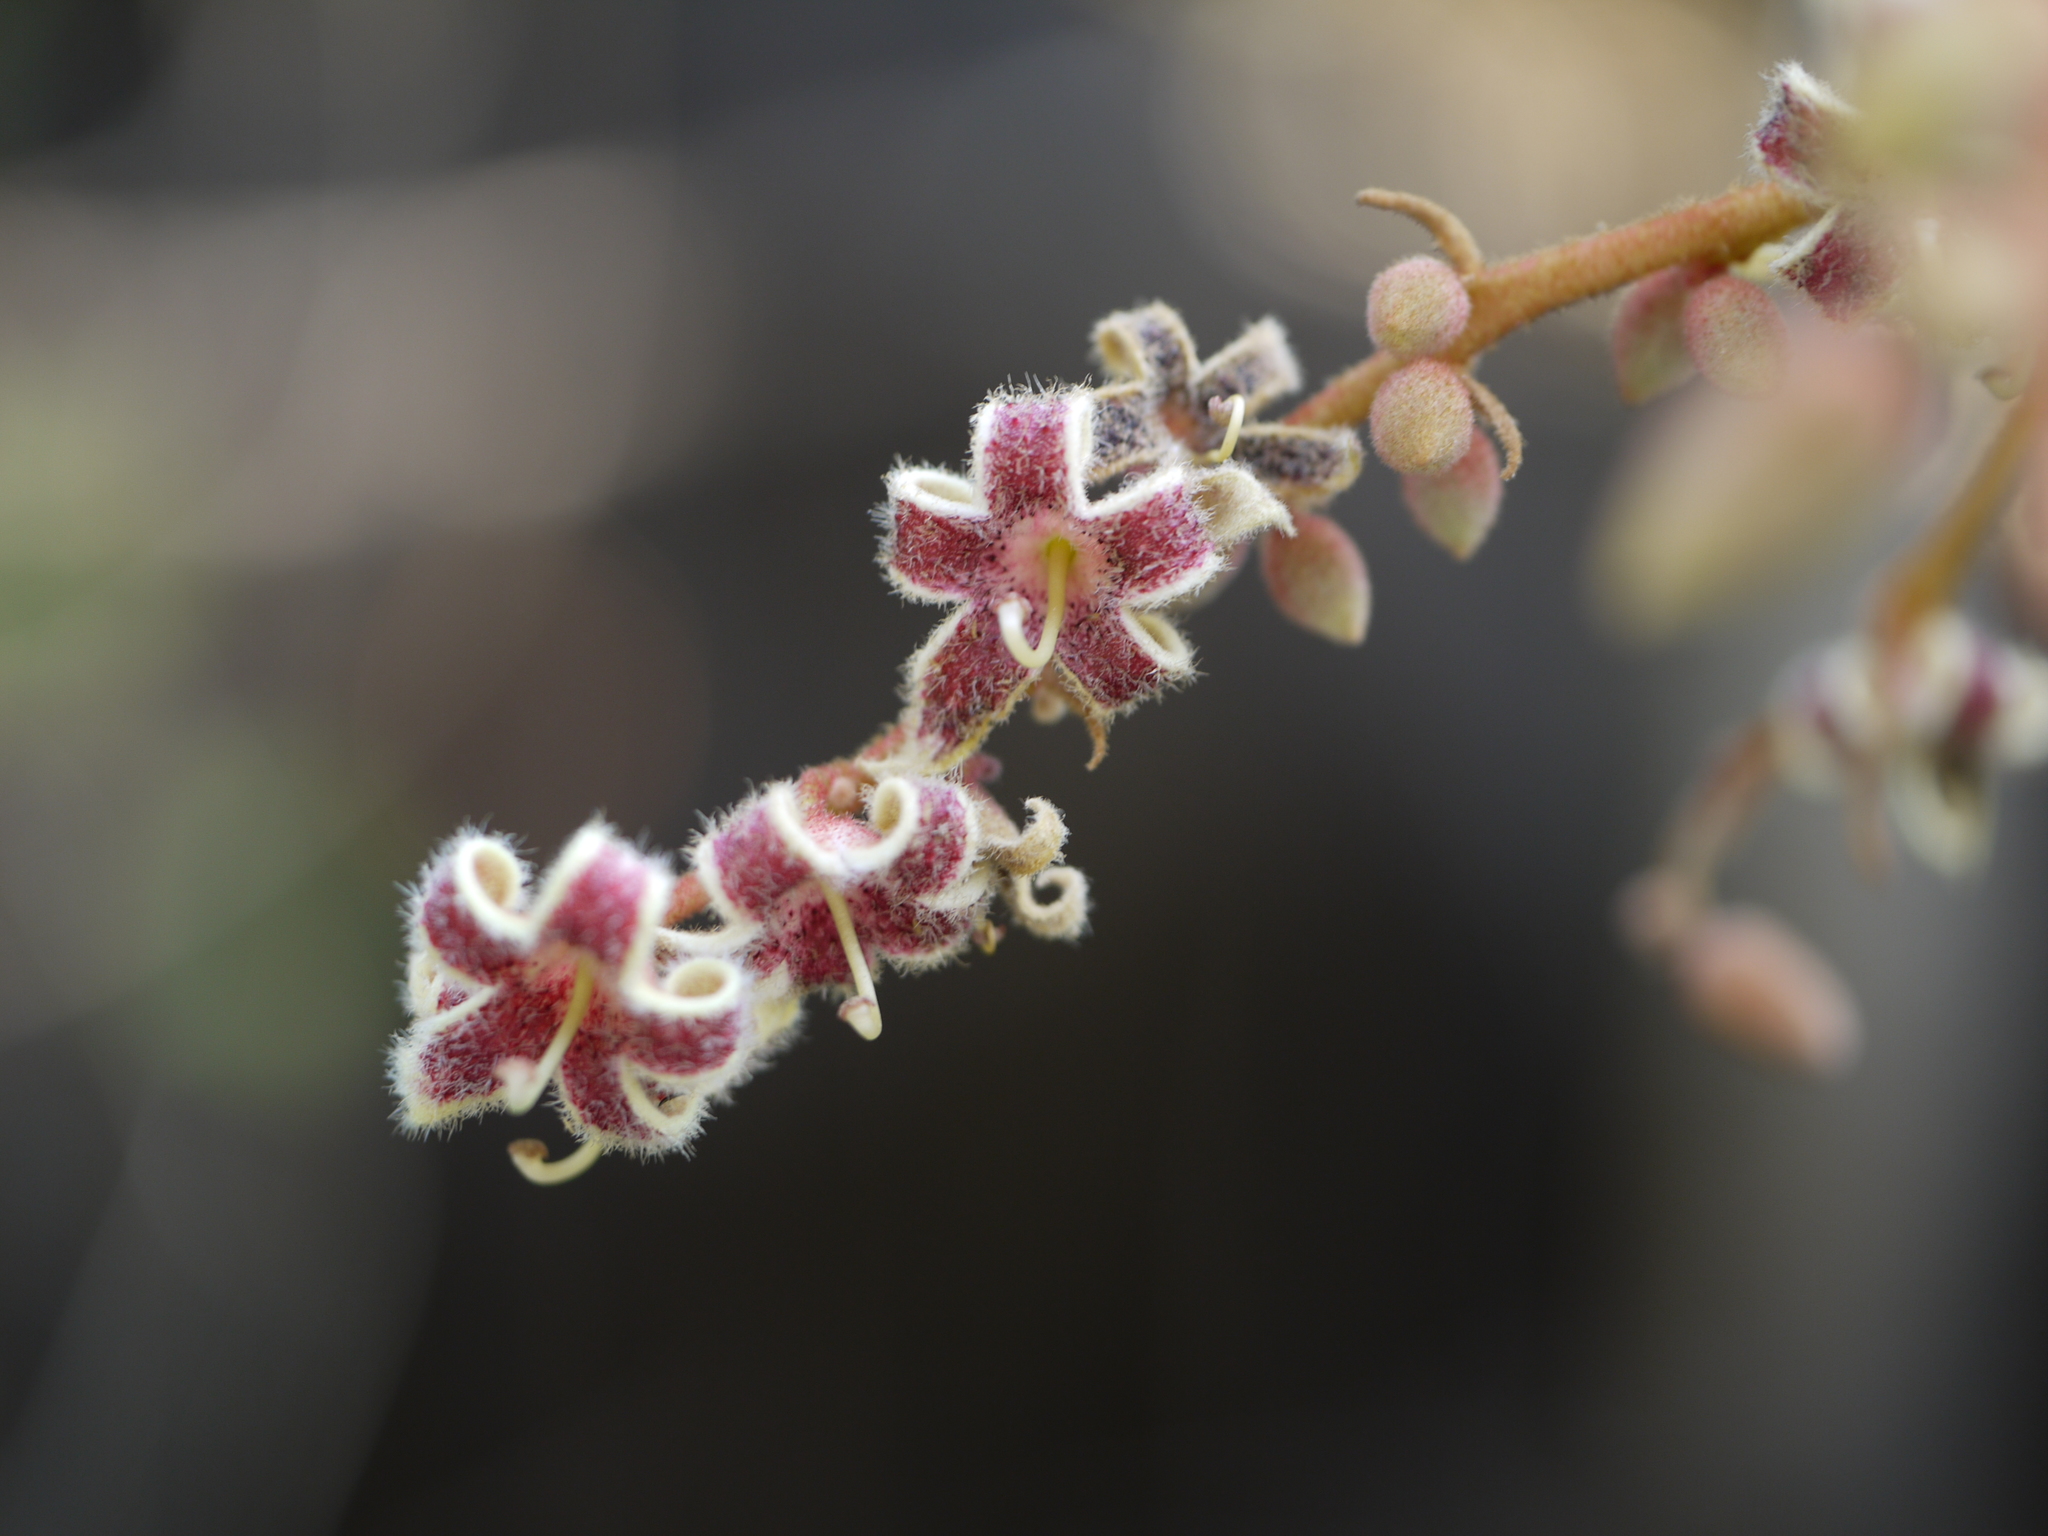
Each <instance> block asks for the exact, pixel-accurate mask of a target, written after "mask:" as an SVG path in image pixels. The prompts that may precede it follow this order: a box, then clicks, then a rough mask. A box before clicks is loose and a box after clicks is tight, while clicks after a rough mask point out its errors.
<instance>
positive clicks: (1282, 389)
mask: <svg viewBox="0 0 2048 1536" xmlns="http://www.w3.org/2000/svg"><path fill="white" fill-rule="evenodd" d="M1299 388H1301V364H1299V363H1297V362H1296V361H1295V360H1294V348H1292V347H1290V346H1289V345H1288V344H1287V330H1286V327H1284V326H1283V325H1281V323H1280V322H1279V321H1278V320H1275V319H1274V318H1273V317H1272V316H1270V315H1268V316H1267V317H1266V318H1265V319H1263V320H1259V321H1255V322H1254V323H1252V324H1251V325H1248V326H1246V327H1245V328H1244V332H1243V334H1241V335H1240V336H1239V337H1238V338H1237V340H1235V341H1233V342H1232V343H1231V344H1230V345H1229V346H1227V347H1225V348H1224V349H1223V350H1222V351H1221V352H1218V353H1217V354H1216V355H1215V356H1214V357H1211V358H1208V359H1206V360H1205V361H1204V362H1203V363H1202V366H1201V368H1200V370H1199V371H1198V372H1197V373H1196V374H1195V376H1194V377H1193V378H1192V379H1190V380H1189V381H1188V404H1189V405H1190V406H1191V407H1192V408H1193V409H1195V410H1197V411H1200V410H1203V409H1205V408H1206V407H1207V406H1208V404H1209V402H1210V401H1211V400H1215V399H1223V400H1227V399H1229V398H1230V397H1231V396H1232V395H1243V396H1244V408H1245V412H1246V414H1248V415H1256V414H1257V413H1258V412H1260V411H1262V410H1264V409H1265V408H1266V407H1267V406H1268V405H1270V404H1271V403H1272V402H1273V401H1275V400H1277V399H1279V398H1280V396H1282V395H1287V394H1292V393H1293V392H1294V391H1295V390H1297V389H1299Z"/></svg>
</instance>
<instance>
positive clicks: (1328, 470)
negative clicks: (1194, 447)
mask: <svg viewBox="0 0 2048 1536" xmlns="http://www.w3.org/2000/svg"><path fill="white" fill-rule="evenodd" d="M1233 457H1234V458H1235V459H1236V461H1237V462H1238V463H1239V464H1242V465H1243V466H1244V467H1245V468H1246V469H1248V470H1250V471H1251V472H1252V473H1253V474H1254V475H1256V476H1258V478H1259V479H1260V480H1262V481H1264V482H1265V483H1266V484H1267V485H1269V486H1271V487H1272V488H1273V489H1274V490H1275V491H1277V492H1278V493H1279V494H1280V495H1281V496H1283V497H1287V498H1297V497H1300V498H1306V497H1311V496H1334V495H1336V494H1337V492H1339V491H1341V490H1343V489H1344V488H1345V487H1347V486H1348V485H1350V484H1351V482H1352V481H1354V480H1356V479H1357V478H1358V472H1359V469H1360V468H1361V467H1362V466H1363V465H1364V463H1365V449H1364V447H1363V446H1362V445H1361V444H1360V443H1359V441H1358V434H1357V433H1356V432H1353V431H1352V430H1351V429H1350V428H1349V427H1288V426H1280V425H1277V424H1268V423H1265V422H1256V423H1253V424H1250V425H1247V426H1245V427H1243V428H1241V429H1240V430H1239V432H1238V434H1237V452H1236V453H1235V454H1234V455H1233Z"/></svg>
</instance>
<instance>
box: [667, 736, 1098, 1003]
mask: <svg viewBox="0 0 2048 1536" xmlns="http://www.w3.org/2000/svg"><path fill="white" fill-rule="evenodd" d="M871 766H872V765H869V764H864V763H861V762H838V763H827V764H825V765H823V766H822V767H818V768H813V769H811V770H809V771H808V772H806V773H805V774H804V775H803V776H802V777H801V778H799V779H798V780H796V781H795V782H794V783H784V784H771V785H769V786H768V788H766V789H765V790H763V791H761V792H760V793H759V794H757V795H755V796H754V797H753V798H751V799H749V800H747V801H745V802H744V803H743V804H741V805H740V806H738V807H736V808H735V809H734V810H733V811H731V812H730V813H729V814H728V815H727V816H726V817H725V818H724V819H723V820H722V821H720V822H719V823H718V825H717V826H715V827H713V828H712V829H711V831H709V832H708V833H706V834H705V836H704V838H703V839H702V841H700V842H699V843H698V845H697V851H696V859H695V864H696V870H697V874H698V876H699V877H700V878H701V879H702V880H703V882H704V887H705V891H706V894H707V895H708V896H709V898H710V900H711V904H712V907H713V908H714V910H716V912H717V913H718V915H719V917H720V918H721V919H723V921H724V923H725V925H726V926H725V929H724V931H723V934H722V937H724V938H725V939H726V940H727V941H728V942H729V943H731V944H732V945H733V952H734V953H735V954H737V955H738V956H739V957H740V958H741V959H742V961H743V963H744V964H745V965H746V967H747V968H748V969H749V970H750V971H752V972H753V973H755V974H757V975H760V976H763V977H767V978H770V982H771V985H773V986H775V987H777V988H779V989H781V990H784V991H795V992H807V991H810V990H811V989H813V988H816V987H834V988H843V989H845V990H848V991H850V992H852V993H853V994H854V995H853V996H852V997H850V998H848V1000H847V1001H846V1003H845V1004H844V1005H843V1006H842V1007H841V1008H840V1016H841V1017H842V1018H844V1019H845V1020H846V1021H847V1022H848V1023H850V1024H852V1025H853V1026H854V1028H856V1029H857V1030H859V1031H860V1032H861V1033H862V1034H864V1035H868V1036H870V1037H872V1036H873V1035H874V1034H876V1033H877V1032H878V1031H879V1030H880V1028H881V1012H880V1009H879V1006H878V1005H877V1003H876V1000H875V987H874V969H875V966H876V963H877V961H878V960H879V959H882V958H886V959H888V960H889V961H890V962H891V963H893V964H894V965H895V966H896V967H897V968H898V969H904V970H914V969H920V968H923V967H925V966H930V965H935V964H938V963H939V962H940V961H943V960H946V959H950V958H951V957H953V956H954V955H957V954H959V953H960V951H961V950H962V949H964V948H965V947H966V945H967V943H968V941H969V940H970V939H971V938H975V937H977V936H978V935H979V936H981V937H982V938H983V940H984V942H992V941H993V939H992V934H993V930H991V929H990V928H989V926H988V924H987V915H988V907H989V899H990V897H991V896H992V895H993V894H994V893H995V891H996V884H997V878H998V877H999V876H1003V875H1006V874H1011V873H1012V872H1013V871H1015V872H1021V873H1023V874H1024V875H1025V877H1026V884H1025V885H1024V887H1023V893H1022V895H1021V897H1020V895H1019V893H1018V889H1017V887H1016V885H1015V883H1014V881H1013V882H1012V883H1011V884H1010V885H1009V886H1007V887H1006V894H1007V895H1008V897H1009V900H1010V905H1011V907H1012V908H1013V910H1015V911H1017V913H1018V914H1019V916H1020V917H1022V918H1023V919H1024V920H1025V921H1026V922H1027V923H1028V924H1030V925H1031V926H1034V927H1037V928H1039V931H1046V930H1045V928H1044V926H1042V925H1041V924H1039V923H1036V922H1033V921H1032V920H1033V918H1034V917H1035V916H1037V915H1038V912H1039V911H1040V909H1038V908H1036V906H1035V904H1034V903H1033V899H1032V897H1031V894H1030V890H1029V884H1028V880H1029V877H1031V876H1039V875H1044V876H1048V877H1055V883H1057V884H1059V885H1060V887H1061V889H1062V892H1063V893H1064V892H1065V891H1066V890H1068V889H1072V890H1073V892H1074V894H1075V896H1076V898H1077V902H1078V901H1080V900H1084V899H1085V898H1084V897H1083V896H1082V890H1083V888H1082V887H1081V886H1080V884H1079V882H1080V876H1079V874H1078V873H1077V872H1075V871H1072V870H1064V869H1061V870H1051V869H1048V868H1047V866H1048V865H1049V864H1050V863H1051V861H1052V859H1053V857H1054V855H1055V854H1056V853H1057V852H1058V848H1059V844H1060V842H1061V841H1062V840H1063V839H1064V837H1065V828H1064V826H1063V825H1062V824H1061V823H1060V820H1059V816H1058V813H1057V812H1054V811H1053V810H1052V808H1051V807H1050V806H1049V805H1044V804H1043V802H1034V806H1033V809H1034V812H1035V819H1034V821H1033V824H1032V828H1031V829H1030V832H1029V833H1026V834H1020V833H1018V832H1017V830H1016V828H1015V827H1014V826H1013V825H1012V824H1011V823H1010V821H1009V819H1008V817H1007V816H1005V815H1004V814H1003V812H1002V811H1001V809H1000V808H999V807H997V806H996V804H995V802H994V801H993V800H990V799H989V798H988V797H987V796H986V795H985V794H984V793H982V792H980V791H978V790H970V789H969V788H967V787H966V786H964V785H962V784H958V783H955V782H953V781H952V780H950V779H940V778H918V777H902V776H888V777H883V778H881V779H880V780H879V781H877V780H876V778H875V777H874V775H873V773H871V772H870V767H871ZM863 796H865V798H866V809H865V813H863V811H862V804H861V802H862V799H863ZM1080 916H1081V909H1080V908H1079V906H1078V905H1077V906H1076V909H1075V911H1074V913H1073V922H1072V923H1071V925H1070V926H1071V927H1073V928H1078V926H1079V918H1080Z"/></svg>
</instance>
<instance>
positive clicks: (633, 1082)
mask: <svg viewBox="0 0 2048 1536" xmlns="http://www.w3.org/2000/svg"><path fill="white" fill-rule="evenodd" d="M624 1081H625V1085H626V1102H627V1103H628V1104H630V1105H632V1106H633V1113H634V1114H636V1115H638V1116H639V1117H640V1118H641V1119H642V1120H644V1121H645V1122H646V1123H647V1124H648V1125H650V1126H652V1127H653V1128H654V1129H655V1130H656V1131H658V1132H660V1133H661V1134H662V1135H664V1136H676V1135H681V1134H683V1133H684V1132H687V1131H689V1130H690V1129H691V1128H692V1127H694V1126H695V1125H696V1123H697V1121H698V1120H699V1119H701V1118H702V1116H703V1113H704V1106H703V1103H702V1102H701V1101H700V1100H699V1098H698V1097H697V1095H695V1094H691V1093H685V1094H681V1095H678V1096H677V1097H676V1098H674V1099H671V1100H670V1101H669V1102H670V1103H672V1104H680V1105H681V1106H682V1108H680V1109H670V1108H668V1107H667V1106H666V1105H662V1104H657V1103H656V1102H655V1100H654V1095H653V1094H651V1093H649V1092H648V1091H647V1084H646V1083H645V1082H643V1081H641V1078H640V1074H639V1073H637V1072H635V1071H633V1070H632V1069H631V1068H627V1069H626V1071H625V1073H624Z"/></svg>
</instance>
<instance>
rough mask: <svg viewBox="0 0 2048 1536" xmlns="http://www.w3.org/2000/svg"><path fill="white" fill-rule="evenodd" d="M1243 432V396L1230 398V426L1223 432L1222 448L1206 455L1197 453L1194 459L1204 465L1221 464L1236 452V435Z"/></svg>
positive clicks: (1212, 450) (1214, 449)
mask: <svg viewBox="0 0 2048 1536" xmlns="http://www.w3.org/2000/svg"><path fill="white" fill-rule="evenodd" d="M1243 430H1244V396H1243V395H1232V396H1231V397H1230V425H1229V427H1228V428H1226V429H1225V430H1224V433H1223V443H1222V446H1220V447H1217V448H1213V449H1211V450H1210V451H1209V452H1207V453H1198V454H1196V455H1195V457H1196V459H1198V460H1199V461H1200V462H1202V463H1204V464H1221V463H1222V462H1223V461H1224V460H1225V459H1227V458H1229V457H1230V456H1231V454H1233V453H1235V452H1236V451H1237V434H1238V433H1239V432H1241V431H1243Z"/></svg>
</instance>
